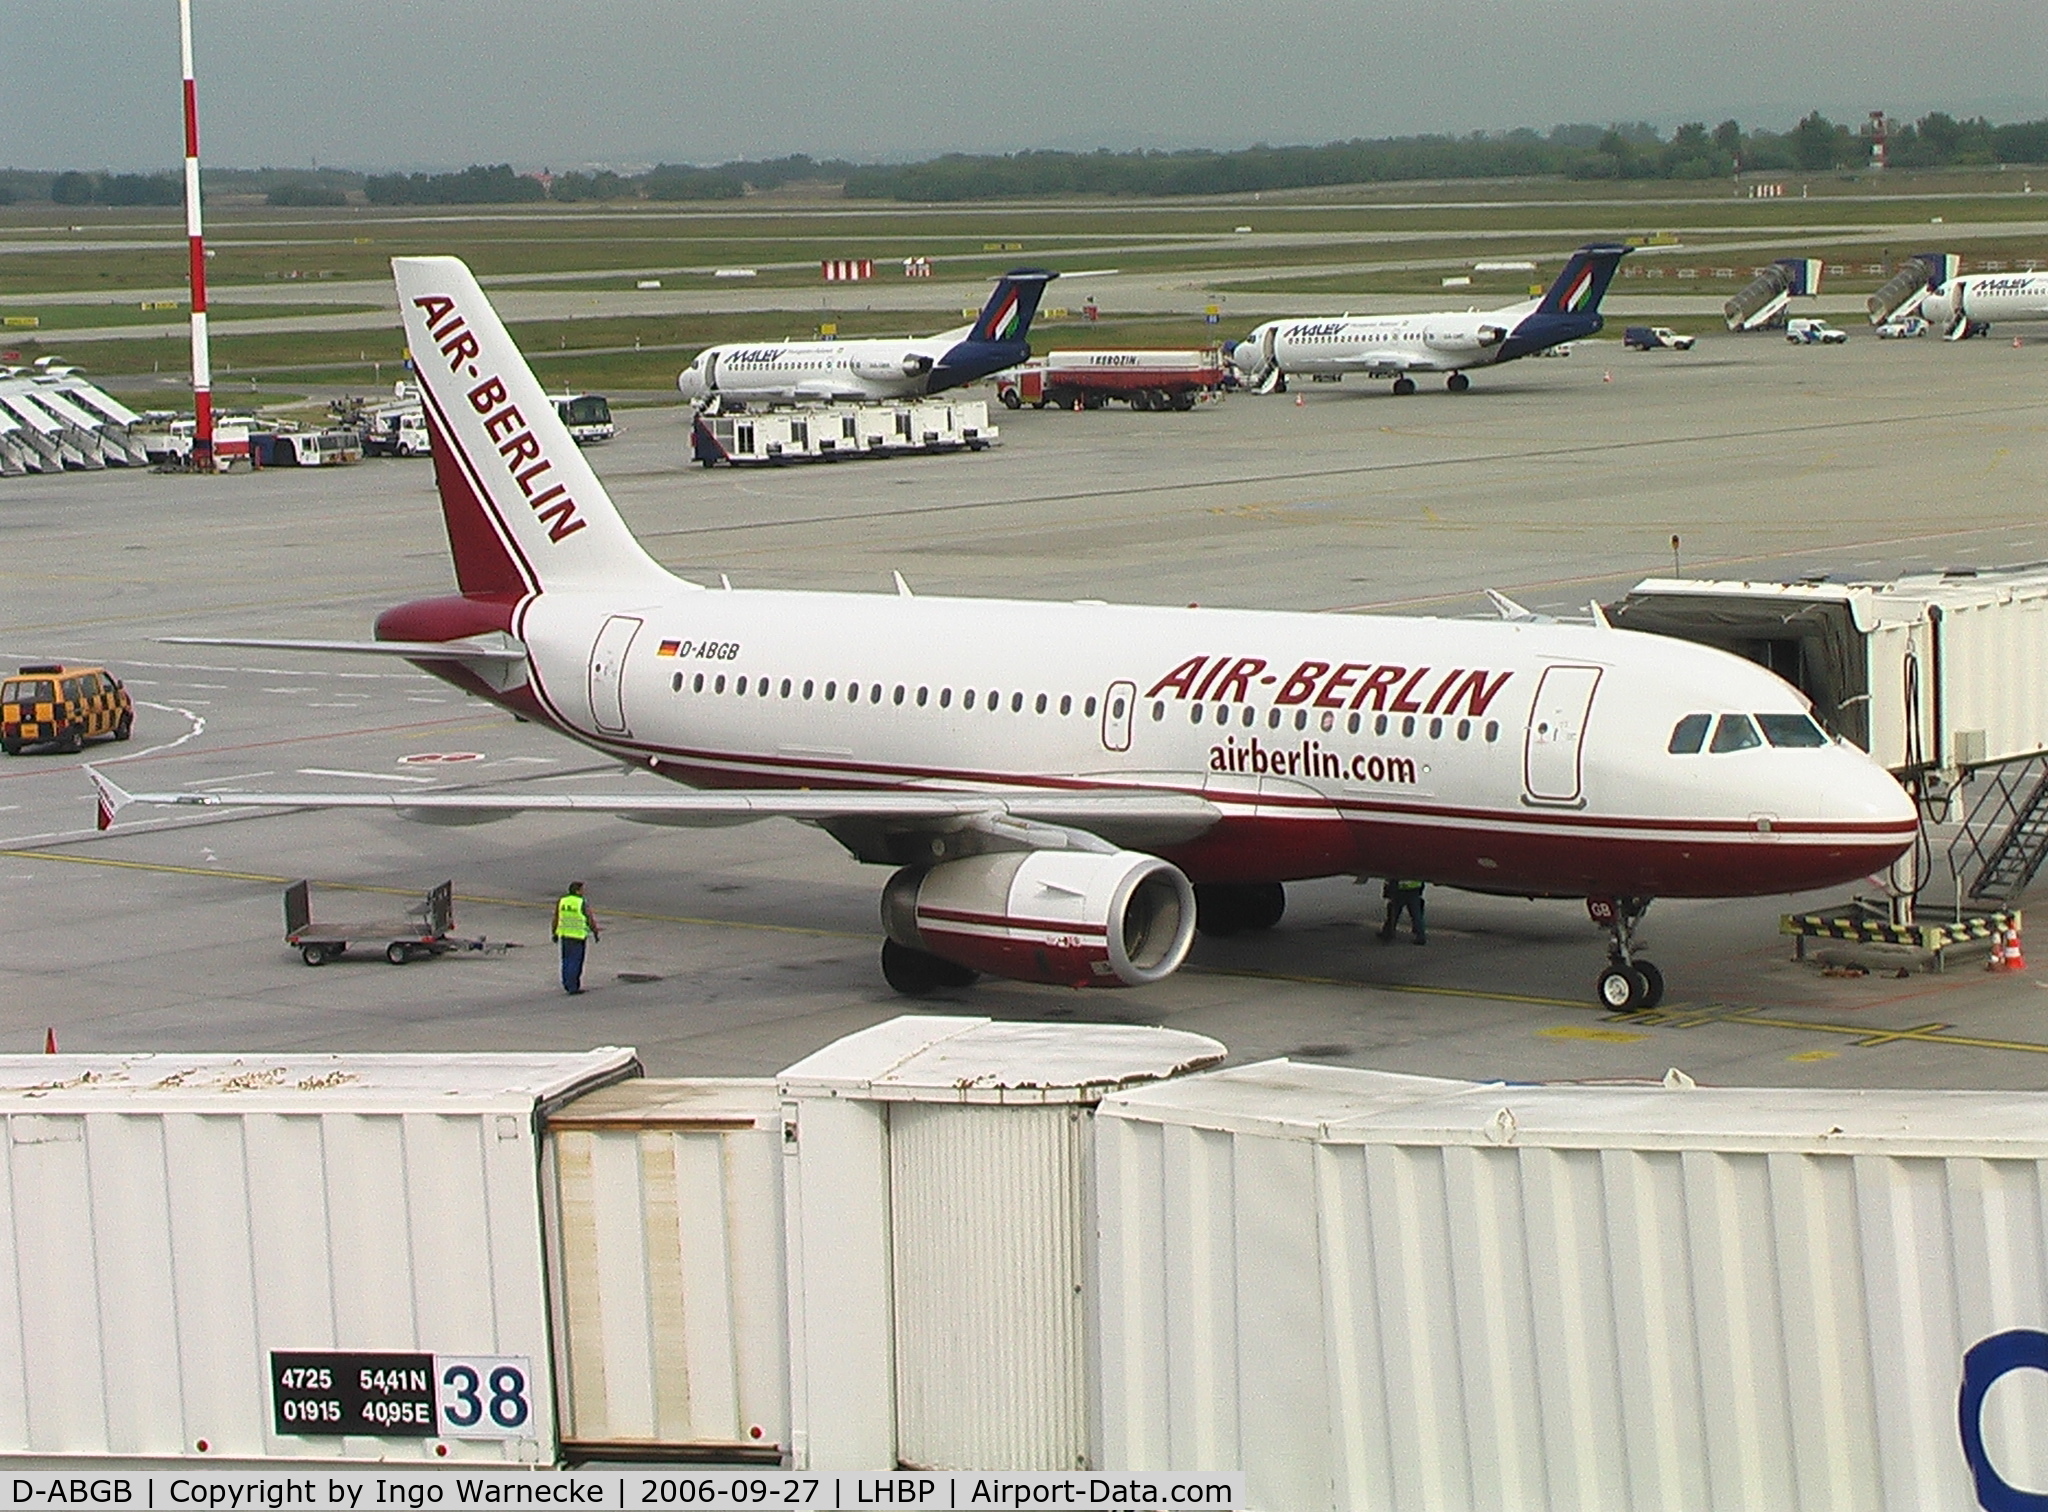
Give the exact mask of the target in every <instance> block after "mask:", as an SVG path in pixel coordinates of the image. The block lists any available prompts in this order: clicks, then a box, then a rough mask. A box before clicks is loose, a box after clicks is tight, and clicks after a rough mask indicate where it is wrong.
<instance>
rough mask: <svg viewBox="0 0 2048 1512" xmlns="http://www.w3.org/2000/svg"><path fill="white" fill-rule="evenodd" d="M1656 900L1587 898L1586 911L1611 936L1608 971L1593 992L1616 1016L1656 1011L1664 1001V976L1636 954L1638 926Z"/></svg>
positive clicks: (1603, 973) (1604, 972) (1609, 940)
mask: <svg viewBox="0 0 2048 1512" xmlns="http://www.w3.org/2000/svg"><path fill="white" fill-rule="evenodd" d="M1655 901H1656V900H1655V899H1653V898H1588V899H1587V900H1586V912H1587V913H1588V914H1590V915H1592V918H1593V922H1594V923H1595V924H1602V925H1605V926H1606V928H1607V934H1608V946H1607V968H1606V969H1605V970H1604V971H1602V972H1601V973H1600V979H1599V981H1598V982H1597V983H1596V984H1595V986H1594V993H1595V995H1596V996H1597V997H1598V998H1599V1000H1600V1003H1601V1005H1602V1006H1603V1007H1606V1008H1611V1009H1613V1010H1614V1011H1615V1012H1616V1013H1633V1012H1636V1011H1638V1010H1639V1009H1644V1008H1654V1007H1656V1006H1657V1005H1658V1004H1659V1003H1661V1002H1663V1001H1664V973H1663V972H1661V971H1659V970H1658V969H1657V968H1656V966H1654V965H1653V964H1652V963H1651V962H1650V961H1649V960H1647V959H1645V958H1644V957H1643V956H1640V955H1638V954H1636V926H1637V925H1638V924H1640V923H1641V922H1642V919H1643V915H1644V914H1645V913H1647V912H1649V908H1650V905H1651V903H1653V902H1655Z"/></svg>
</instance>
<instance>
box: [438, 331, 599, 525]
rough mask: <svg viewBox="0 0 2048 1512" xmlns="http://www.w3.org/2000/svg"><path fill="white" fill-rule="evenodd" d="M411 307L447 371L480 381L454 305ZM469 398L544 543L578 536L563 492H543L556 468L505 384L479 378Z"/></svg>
mask: <svg viewBox="0 0 2048 1512" xmlns="http://www.w3.org/2000/svg"><path fill="white" fill-rule="evenodd" d="M413 303H414V304H415V305H417V306H418V307H419V308H420V310H422V311H423V312H424V313H425V315H426V317H427V332H428V334H429V335H431V336H432V337H433V338H434V341H435V342H436V343H437V344H438V345H439V346H440V348H441V355H442V356H443V357H446V358H447V359H448V371H449V372H451V373H466V374H467V376H469V377H470V378H477V377H479V374H478V373H477V367H476V359H477V358H478V357H480V356H482V355H483V349H482V348H481V347H480V346H478V345H477V339H476V337H475V336H474V335H472V334H471V332H470V329H469V325H468V322H466V321H465V320H464V319H463V318H462V316H461V314H460V313H459V312H458V311H457V310H456V308H455V301H454V300H452V299H450V298H448V297H447V296H446V295H445V294H423V295H421V296H420V297H419V298H418V299H415V300H414V301H413ZM468 397H469V406H470V408H471V409H473V410H475V411H476V412H477V413H478V414H479V415H482V416H483V417H484V434H485V435H487V436H489V437H490V439H491V444H492V445H494V446H496V447H497V449H498V455H499V456H500V457H502V458H503V459H504V461H505V470H506V471H507V472H508V473H510V474H511V476H512V481H513V482H514V483H517V484H518V485H519V491H520V493H522V494H524V495H525V496H526V502H527V504H528V505H529V506H530V507H531V508H532V510H533V512H534V514H536V515H537V516H539V518H540V522H541V523H542V524H543V525H545V526H547V528H548V539H549V540H550V541H553V542H557V543H559V542H561V541H562V540H564V539H566V538H567V537H569V536H572V535H574V534H576V532H577V531H579V530H581V529H582V528H583V526H584V524H585V523H586V522H585V521H584V519H583V517H582V516H581V515H579V514H577V513H576V501H575V500H574V499H572V498H570V497H569V490H568V486H567V485H566V484H562V483H547V484H546V485H545V486H543V483H544V482H545V479H546V475H547V474H548V473H550V472H553V471H554V466H555V465H554V463H552V462H550V461H549V460H548V459H547V457H546V456H544V455H543V454H542V452H541V449H540V442H539V441H538V440H537V439H536V438H535V437H534V434H533V432H532V430H531V429H529V428H528V426H527V423H526V417H525V416H524V415H522V414H520V413H519V407H518V406H517V405H515V404H512V403H511V402H509V400H508V399H507V397H506V394H505V383H504V380H503V379H501V378H499V377H498V376H497V375H496V374H495V373H494V374H492V375H490V376H489V377H487V378H483V379H482V381H481V382H479V383H477V385H476V386H475V387H474V388H472V389H470V390H469V396H468ZM536 489H538V490H539V491H538V492H536V491H535V490H536Z"/></svg>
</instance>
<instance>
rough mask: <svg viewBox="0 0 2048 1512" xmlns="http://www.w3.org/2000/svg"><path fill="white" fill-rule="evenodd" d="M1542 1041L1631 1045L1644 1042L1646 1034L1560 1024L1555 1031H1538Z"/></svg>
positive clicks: (1646, 1037) (1647, 1036)
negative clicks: (1557, 1040) (1590, 1041)
mask: <svg viewBox="0 0 2048 1512" xmlns="http://www.w3.org/2000/svg"><path fill="white" fill-rule="evenodd" d="M1536 1033H1537V1034H1538V1035H1540V1036H1541V1037H1542V1038H1544V1039H1561V1040H1597V1041H1598V1042H1599V1043H1601V1044H1603V1045H1633V1044H1635V1043H1636V1042H1637V1041H1638V1040H1646V1039H1648V1038H1649V1037H1650V1036H1649V1035H1647V1034H1630V1033H1629V1032H1628V1031H1627V1030H1626V1029H1588V1028H1587V1027H1586V1026H1585V1025H1583V1024H1562V1025H1560V1026H1559V1027H1557V1028H1555V1029H1538V1030H1537V1031H1536Z"/></svg>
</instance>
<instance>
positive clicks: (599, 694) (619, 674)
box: [590, 614, 640, 735]
mask: <svg viewBox="0 0 2048 1512" xmlns="http://www.w3.org/2000/svg"><path fill="white" fill-rule="evenodd" d="M639 633H640V621H639V620H637V619H633V618H632V617H630V616H628V615H624V614H615V615H613V616H612V617H611V618H610V619H608V620H606V621H605V622H604V628H603V629H602V630H600V631H598V632H597V640H596V643H595V644H593V645H592V646H591V648H590V718H591V721H592V723H594V724H595V725H596V726H597V729H598V731H599V733H600V734H604V735H624V734H625V733H626V703H625V673H626V652H627V650H628V649H629V648H630V647H631V646H632V644H633V637H634V636H636V635H638V634H639Z"/></svg>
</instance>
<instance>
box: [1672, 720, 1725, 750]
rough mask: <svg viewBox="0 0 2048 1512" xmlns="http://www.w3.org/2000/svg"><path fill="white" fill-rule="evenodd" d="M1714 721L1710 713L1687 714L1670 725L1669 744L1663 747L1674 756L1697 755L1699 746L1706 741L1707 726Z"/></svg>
mask: <svg viewBox="0 0 2048 1512" xmlns="http://www.w3.org/2000/svg"><path fill="white" fill-rule="evenodd" d="M1713 722H1714V716H1713V715H1711V714H1688V715H1686V716H1685V718H1683V719H1681V720H1679V721H1678V723H1677V724H1675V725H1673V726H1672V727H1671V744H1670V745H1668V746H1666V747H1665V748H1664V749H1665V750H1667V751H1669V752H1670V753H1671V754H1672V755H1674V756H1697V755H1699V753H1700V747H1701V746H1703V745H1705V744H1706V743H1707V726H1708V725H1710V724H1712V723H1713Z"/></svg>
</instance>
